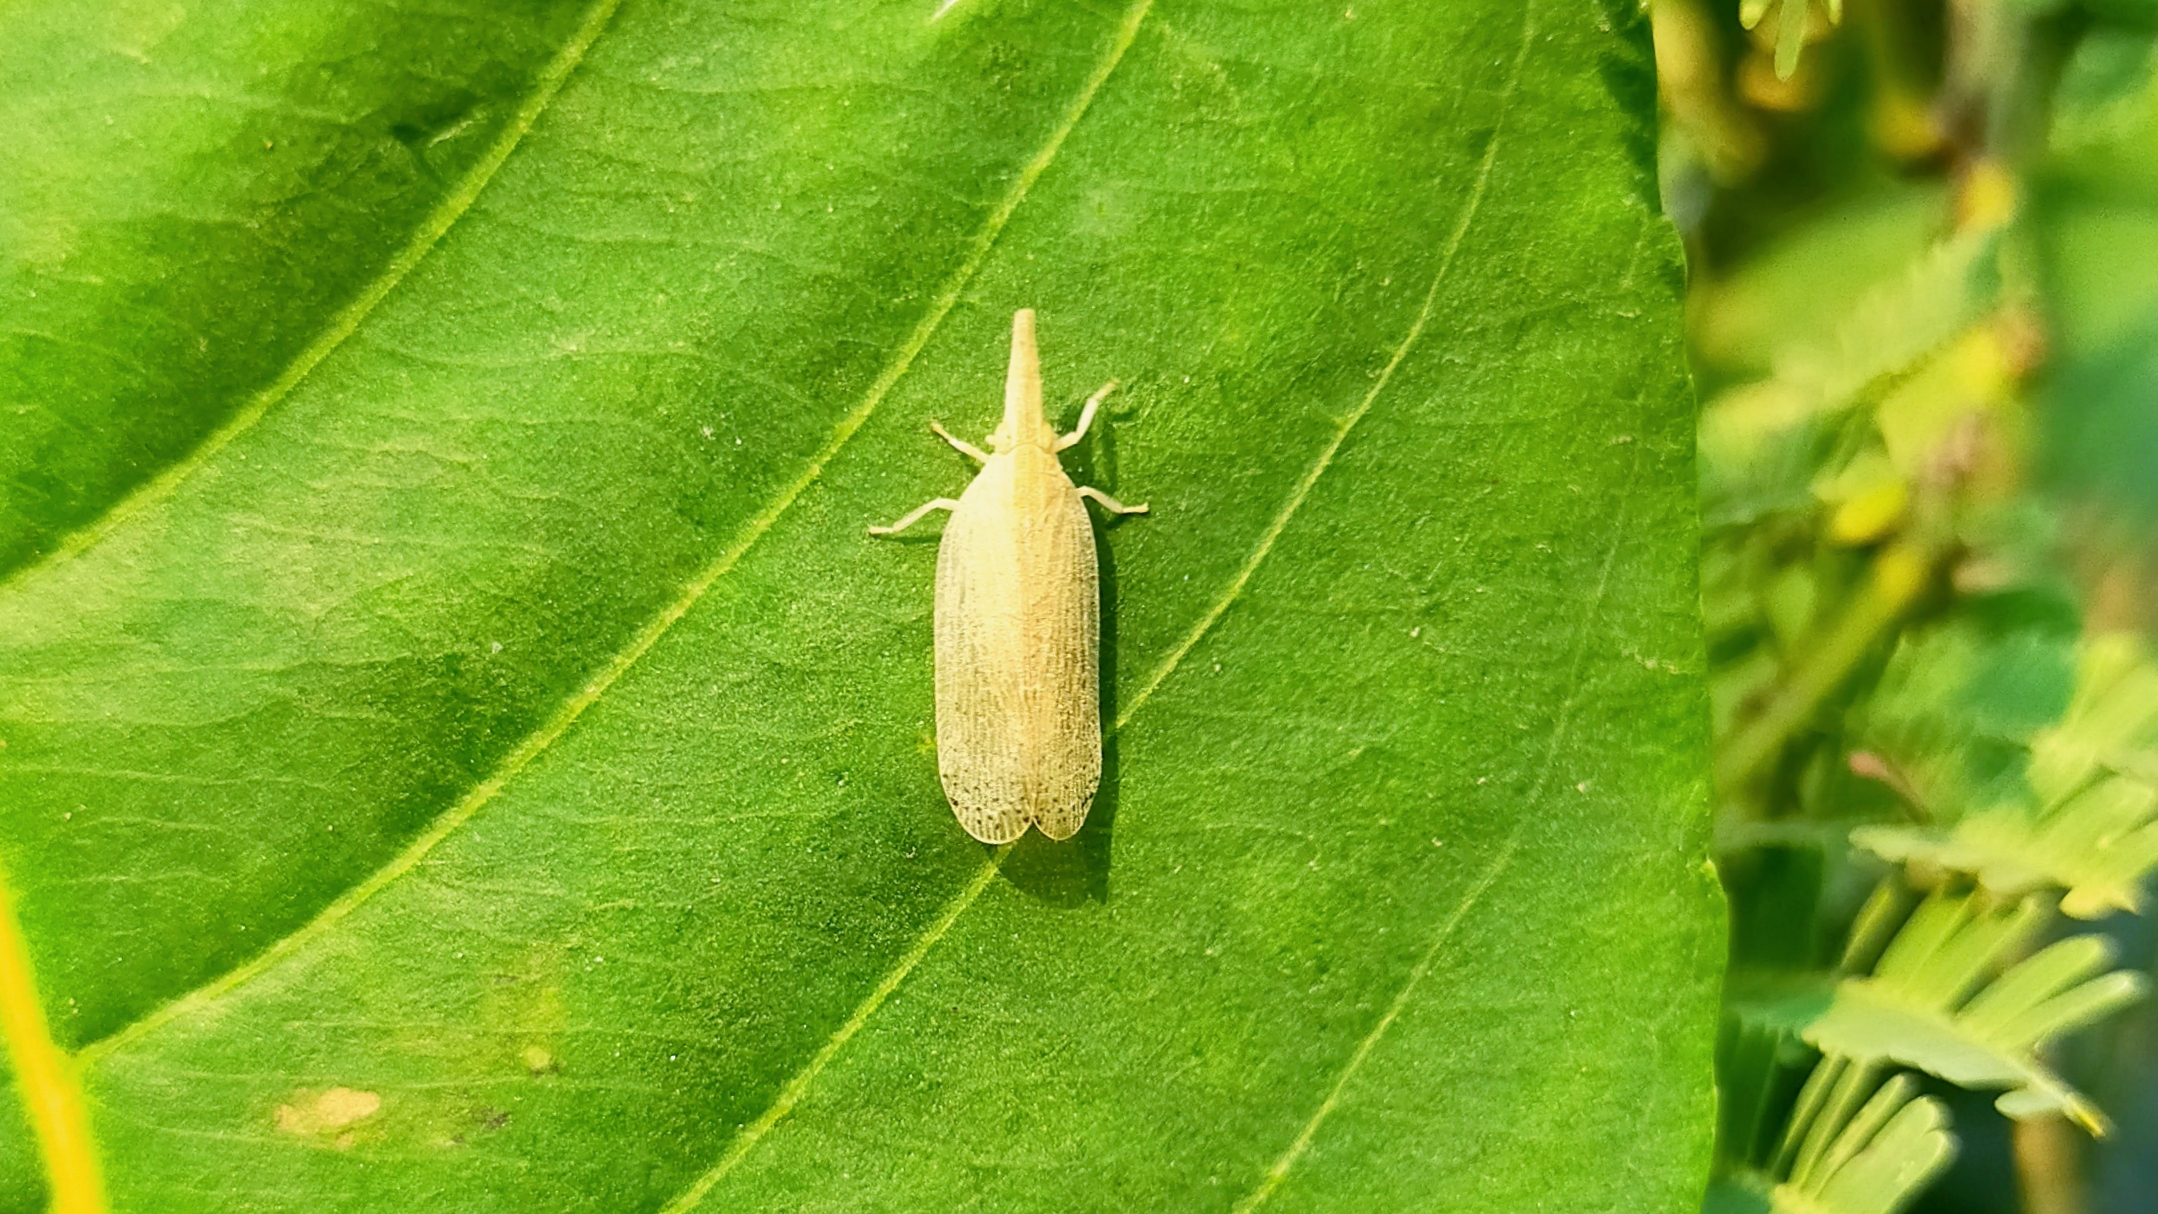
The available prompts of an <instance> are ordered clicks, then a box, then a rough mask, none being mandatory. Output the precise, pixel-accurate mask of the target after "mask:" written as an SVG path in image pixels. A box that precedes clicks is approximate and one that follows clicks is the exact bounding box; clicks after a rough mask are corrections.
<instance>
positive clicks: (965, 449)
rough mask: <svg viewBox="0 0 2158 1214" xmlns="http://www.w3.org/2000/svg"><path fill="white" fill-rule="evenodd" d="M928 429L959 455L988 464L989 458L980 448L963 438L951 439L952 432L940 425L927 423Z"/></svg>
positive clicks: (978, 462)
mask: <svg viewBox="0 0 2158 1214" xmlns="http://www.w3.org/2000/svg"><path fill="white" fill-rule="evenodd" d="M929 428H930V429H932V430H934V431H936V432H937V437H938V438H941V439H943V440H944V441H945V442H948V443H950V444H951V445H952V446H954V447H957V448H959V452H960V454H962V455H970V456H973V457H974V462H975V463H977V464H986V463H988V462H989V456H988V455H986V454H985V453H983V451H982V449H981V448H980V447H977V446H975V445H974V444H973V443H970V442H968V441H966V440H965V439H963V438H953V437H952V432H951V431H949V430H947V429H945V428H944V426H943V424H942V423H940V422H931V423H929Z"/></svg>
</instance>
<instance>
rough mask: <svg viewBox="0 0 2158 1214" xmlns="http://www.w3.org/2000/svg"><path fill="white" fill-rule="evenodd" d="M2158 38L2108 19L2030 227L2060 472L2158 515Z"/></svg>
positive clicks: (2071, 90) (2081, 54)
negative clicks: (2044, 312)
mask: <svg viewBox="0 0 2158 1214" xmlns="http://www.w3.org/2000/svg"><path fill="white" fill-rule="evenodd" d="M2154 65H2158V43H2154V40H2153V38H2152V36H2151V34H2150V33H2149V32H2148V31H2147V29H2146V30H2106V31H2101V32H2099V33H2098V34H2096V35H2094V36H2093V37H2092V38H2091V39H2090V40H2089V41H2088V42H2086V43H2085V44H2084V45H2082V46H2081V47H2079V48H2078V50H2077V54H2076V57H2075V59H2074V61H2073V62H2072V63H2071V64H2070V66H2069V68H2068V71H2067V75H2066V78H2065V79H2064V80H2063V82H2062V89H2063V92H2064V94H2065V96H2064V99H2063V110H2064V113H2063V120H2062V124H2061V125H2062V130H2061V132H2060V133H2059V134H2058V135H2057V136H2056V145H2057V146H2058V147H2059V153H2058V154H2057V155H2055V156H2054V157H2052V158H2051V159H2050V160H2049V161H2048V162H2047V163H2045V164H2044V165H2042V166H2041V168H2040V170H2039V171H2038V173H2036V174H2035V176H2034V179H2033V183H2032V208H2031V209H2032V217H2031V223H2030V225H2029V226H2030V230H2031V233H2032V236H2033V238H2034V241H2033V242H2034V245H2035V247H2036V249H2037V250H2038V254H2039V256H2038V266H2039V269H2040V272H2041V285H2042V287H2043V288H2044V291H2043V298H2044V299H2045V301H2046V303H2047V306H2048V309H2049V311H2050V315H2049V316H2048V318H2047V319H2048V321H2049V327H2050V331H2051V340H2052V342H2053V343H2054V351H2053V355H2052V359H2051V366H2050V368H2049V371H2048V376H2047V385H2046V402H2045V407H2044V410H2043V412H2042V416H2044V417H2046V418H2047V419H2048V426H2047V438H2048V443H2047V452H2046V461H2045V467H2046V470H2047V471H2048V472H2049V473H2050V474H2051V477H2052V479H2053V481H2054V483H2055V484H2056V485H2057V486H2059V487H2061V488H2063V489H2066V490H2069V491H2070V492H2072V493H2076V494H2079V495H2085V494H2087V495H2095V496H2097V497H2098V498H2099V499H2100V500H2102V501H2104V502H2107V503H2109V504H2111V505H2113V506H2115V507H2117V508H2119V509H2121V510H2123V511H2125V512H2126V514H2127V515H2128V516H2129V517H2132V518H2135V519H2137V520H2139V521H2141V522H2143V523H2145V524H2148V523H2149V522H2150V521H2151V520H2152V519H2154V518H2158V478H2153V477H2152V476H2151V475H2150V468H2151V466H2152V460H2153V459H2154V457H2158V421H2154V420H2153V419H2154V418H2158V263H2154V262H2153V259H2152V258H2151V257H2150V256H2148V250H2150V249H2152V248H2154V247H2158V70H2154Z"/></svg>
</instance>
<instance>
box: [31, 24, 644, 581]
mask: <svg viewBox="0 0 2158 1214" xmlns="http://www.w3.org/2000/svg"><path fill="white" fill-rule="evenodd" d="M621 2H622V0H594V3H593V5H592V7H591V8H590V9H589V10H587V11H586V13H585V18H584V21H583V22H582V23H581V24H579V25H578V27H577V30H576V32H575V33H573V34H571V35H570V38H569V41H567V42H565V43H563V44H562V49H560V50H559V51H557V52H555V56H554V58H552V59H550V60H548V62H547V66H546V67H544V68H542V69H541V70H540V74H539V76H538V77H537V78H536V79H535V80H534V82H533V87H532V91H531V92H529V93H527V94H526V95H525V97H524V100H523V101H522V102H521V103H519V105H518V107H517V110H516V113H515V114H514V115H512V117H511V119H510V122H509V124H508V125H507V126H506V127H504V128H503V130H502V133H501V134H500V135H498V136H497V137H496V138H495V141H494V143H493V145H492V146H490V147H489V148H488V149H487V154H486V155H484V156H482V157H481V158H480V160H479V162H478V163H476V164H474V165H473V166H472V168H471V169H470V170H469V171H468V172H466V174H465V175H464V177H463V178H461V179H460V180H459V181H458V184H457V188H456V189H455V190H452V191H451V192H450V193H449V195H448V196H447V197H445V198H443V200H442V202H441V203H440V205H438V206H436V207H435V209H434V210H433V211H431V212H429V213H428V215H427V218H426V220H425V221H424V222H422V223H421V224H420V226H419V227H418V228H417V229H415V230H414V231H413V233H412V236H411V238H410V239H409V240H407V241H406V242H405V244H404V246H403V247H402V248H400V249H399V250H398V251H397V255H396V256H394V257H392V258H391V259H390V261H389V264H387V265H385V266H384V267H383V268H382V270H381V272H380V273H378V274H376V275H375V276H374V277H373V278H372V279H370V280H369V281H368V283H367V286H366V287H365V288H364V289H363V290H361V292H360V293H359V294H358V295H356V296H354V297H353V298H352V299H351V300H350V301H349V302H347V303H346V304H345V306H344V307H342V308H339V309H338V310H337V312H336V314H335V315H333V316H332V317H331V318H330V322H329V324H328V325H326V326H325V327H324V328H323V330H322V331H321V332H320V333H317V334H316V335H315V338H314V340H313V341H310V342H308V343H307V345H305V346H304V347H302V348H301V350H300V352H299V354H298V355H296V356H295V357H294V358H293V360H292V361H291V362H289V363H287V364H286V365H285V369H284V370H283V371H282V372H280V373H279V374H278V376H277V378H276V379H274V380H271V381H270V383H269V384H268V385H266V386H265V387H263V388H261V389H260V390H258V391H257V392H256V393H255V394H254V395H253V396H252V397H250V398H249V399H248V402H247V403H246V404H245V405H243V406H241V408H240V409H239V411H238V412H235V413H234V414H233V415H232V416H231V417H229V418H227V419H225V422H224V424H223V425H220V426H218V427H217V428H216V429H214V430H212V431H210V433H209V434H208V435H207V436H206V437H204V438H203V440H202V441H201V442H200V443H197V444H196V445H195V447H194V449H193V450H191V451H189V452H188V453H187V454H186V455H183V456H181V457H180V458H179V459H177V460H175V461H174V462H172V463H171V464H168V465H166V466H165V467H164V468H163V469H162V470H160V471H159V472H158V473H157V474H156V475H155V476H152V477H151V478H150V479H148V480H146V481H144V482H143V483H142V484H140V485H138V486H136V488H135V489H134V490H133V491H131V492H129V493H127V494H126V495H125V496H123V497H121V498H120V499H119V500H118V501H115V502H114V503H112V505H110V506H108V507H107V508H106V509H105V512H104V513H103V514H101V515H99V516H97V517H96V518H94V519H92V520H90V521H89V522H87V523H85V524H83V525H82V526H80V527H77V528H76V529H74V530H73V531H70V532H68V533H67V534H66V535H64V536H62V537H61V539H60V542H59V543H57V544H55V545H54V546H53V547H52V548H51V549H50V550H48V551H47V552H46V553H44V555H42V556H41V557H39V558H38V559H37V560H34V561H31V562H29V563H27V564H24V565H22V566H20V567H18V568H16V569H15V570H13V571H12V572H10V573H9V574H8V575H7V576H5V577H0V589H5V588H6V587H8V586H11V585H13V584H15V583H16V582H18V581H20V580H22V579H24V578H27V577H29V576H30V575H31V574H33V573H34V572H36V571H38V570H42V569H45V568H49V567H52V566H56V565H60V564H63V563H65V562H67V561H70V560H73V559H74V558H75V557H76V556H78V555H80V554H81V553H82V552H84V551H85V550H87V549H89V548H91V547H94V546H95V545H97V544H98V543H99V542H100V541H102V540H104V538H105V537H106V536H108V535H111V534H112V533H113V531H115V530H116V529H118V528H119V526H120V525H121V524H122V523H125V522H126V521H127V520H128V519H130V518H133V517H134V516H135V515H136V514H138V513H140V512H141V511H142V510H144V509H145V508H147V507H149V506H152V505H155V504H157V503H158V502H160V501H163V500H164V499H165V498H167V497H170V496H171V495H172V493H173V491H174V490H175V489H177V488H179V486H180V485H181V483H182V482H184V481H186V480H187V479H188V478H189V477H191V476H193V475H194V474H195V473H196V472H197V471H199V470H201V468H202V467H203V466H204V465H205V464H207V463H208V462H209V461H210V459H211V458H212V457H214V456H215V455H216V454H217V453H218V452H220V451H222V450H224V449H225V448H226V447H227V446H229V445H230V444H231V443H232V441H233V440H234V439H237V438H239V437H240V436H241V435H243V434H245V433H247V432H248V431H249V430H252V429H253V428H254V427H255V424H256V423H257V422H260V421H261V420H262V419H263V417H264V416H265V415H266V414H268V413H269V411H270V410H271V409H272V408H275V407H276V406H277V404H278V403H279V402H281V401H283V400H284V399H285V398H286V397H288V396H290V395H291V394H292V392H293V391H294V389H296V388H298V387H299V386H300V383H301V381H303V380H305V379H306V378H307V377H308V376H309V375H310V374H312V373H313V372H314V369H315V368H316V367H317V366H318V365H320V364H321V362H322V361H323V360H324V359H326V358H328V357H329V356H330V355H331V354H332V353H334V352H335V351H336V350H337V349H338V347H340V346H342V345H344V344H345V341H346V340H347V339H348V338H350V337H351V336H352V335H353V333H354V332H355V331H356V330H358V328H359V327H360V324H361V322H363V321H365V320H366V319H367V317H368V316H369V314H371V313H372V312H373V311H374V310H375V308H376V307H377V306H378V305H380V304H381V303H382V301H383V300H384V299H386V298H388V297H389V294H390V292H392V291H394V290H396V289H397V287H398V285H399V284H401V283H402V282H404V280H405V278H406V277H407V276H408V275H410V274H411V273H412V271H413V270H414V269H415V268H417V267H418V266H419V264H420V262H422V261H424V260H426V258H427V255H428V254H429V253H431V252H433V251H434V248H435V246H436V245H437V244H439V243H441V240H442V237H443V236H444V235H445V234H447V233H448V232H449V230H450V228H452V227H453V226H455V225H456V223H457V221H458V220H460V219H462V218H464V216H465V213H466V212H467V211H469V210H471V208H472V204H473V203H474V202H475V201H477V200H478V198H479V196H480V193H481V191H483V190H485V189H486V188H487V184H488V183H489V182H490V181H492V180H494V175H495V174H496V173H497V172H498V171H500V170H501V168H502V166H503V164H505V163H506V162H508V160H509V158H510V154H511V153H513V152H515V151H516V150H517V147H518V145H519V144H521V143H523V142H524V137H525V136H526V135H527V134H529V133H530V132H531V130H532V126H533V124H534V123H536V122H538V121H539V117H540V115H541V114H542V113H543V112H545V110H546V109H547V107H548V106H549V105H551V104H552V103H553V102H554V99H555V96H556V94H558V93H560V92H561V91H562V86H563V84H564V83H566V82H567V81H568V80H569V77H570V74H571V73H572V72H574V71H575V70H576V69H577V65H578V64H579V63H581V62H583V61H584V57H585V54H586V53H587V52H588V51H590V50H591V49H592V44H593V43H594V42H596V41H598V40H599V36H600V35H601V34H602V33H604V32H605V31H606V28H607V24H608V22H609V21H610V20H611V19H612V18H613V16H614V11H615V9H616V8H618V7H620V5H621Z"/></svg>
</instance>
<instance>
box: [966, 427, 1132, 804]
mask: <svg viewBox="0 0 2158 1214" xmlns="http://www.w3.org/2000/svg"><path fill="white" fill-rule="evenodd" d="M1036 454H1037V453H1035V452H1023V453H1021V454H1020V455H1018V456H1017V457H995V458H992V459H991V461H990V462H989V464H988V466H986V467H984V468H983V469H982V471H981V474H980V475H979V476H977V477H976V478H975V480H974V483H973V484H972V485H969V486H968V488H967V491H966V493H965V494H964V495H963V496H961V498H960V499H959V508H958V509H957V510H954V511H953V512H952V519H951V522H950V523H949V524H948V525H947V526H946V527H945V531H944V540H943V543H942V545H941V546H940V548H939V550H938V553H937V605H936V647H937V649H936V668H937V675H936V678H937V765H938V768H939V772H940V774H941V775H942V777H943V781H944V791H945V795H946V796H948V797H949V798H950V799H951V803H952V809H953V812H954V813H955V814H957V815H958V818H959V823H960V825H961V826H963V827H965V828H966V831H967V833H968V834H970V835H973V836H974V837H975V838H977V839H980V840H982V841H983V842H985V843H1005V842H1009V841H1011V840H1013V839H1016V838H1018V837H1019V836H1020V835H1021V834H1023V833H1025V831H1026V828H1027V826H1028V825H1029V824H1030V823H1032V824H1034V825H1038V826H1039V827H1041V829H1042V833H1044V834H1046V835H1048V836H1049V837H1051V838H1053V839H1063V838H1068V837H1070V836H1071V835H1072V834H1074V833H1075V832H1077V831H1078V829H1079V827H1080V825H1081V824H1083V823H1084V822H1085V821H1086V814H1087V807H1088V803H1089V802H1090V801H1091V800H1092V799H1093V796H1094V790H1095V787H1096V786H1097V785H1098V784H1099V783H1100V781H1101V715H1100V705H1099V700H1098V696H1099V691H1098V689H1097V682H1096V679H1097V674H1098V665H1099V656H1098V646H1099V633H1100V626H1101V622H1100V592H1099V584H1098V583H1099V576H1098V573H1097V570H1096V568H1095V563H1094V543H1093V526H1092V523H1091V521H1090V520H1089V519H1088V517H1087V513H1086V507H1085V505H1084V504H1083V503H1082V502H1081V501H1080V500H1079V497H1078V495H1077V493H1076V492H1075V491H1074V490H1073V489H1072V486H1071V482H1070V481H1069V480H1068V479H1066V478H1065V477H1064V475H1063V473H1062V471H1061V470H1059V469H1057V468H1056V466H1055V457H1054V456H1053V455H1048V454H1047V453H1046V452H1041V453H1038V454H1039V455H1040V456H1042V457H1045V458H1046V461H1047V467H1046V468H1043V467H1040V466H1038V465H1037V461H1036V460H1035V459H1034V458H1032V457H1033V456H1035V455H1036Z"/></svg>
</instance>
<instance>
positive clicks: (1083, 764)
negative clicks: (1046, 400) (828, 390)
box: [869, 308, 1146, 843]
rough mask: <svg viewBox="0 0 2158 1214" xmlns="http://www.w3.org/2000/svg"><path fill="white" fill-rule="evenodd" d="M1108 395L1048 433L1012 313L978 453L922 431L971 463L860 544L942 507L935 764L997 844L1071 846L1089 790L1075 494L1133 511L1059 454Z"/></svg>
mask: <svg viewBox="0 0 2158 1214" xmlns="http://www.w3.org/2000/svg"><path fill="white" fill-rule="evenodd" d="M1115 387H1116V381H1115V380H1111V381H1109V382H1108V383H1107V384H1105V385H1103V387H1102V389H1101V391H1099V392H1096V393H1095V394H1094V395H1092V396H1090V397H1088V398H1087V402H1086V408H1085V409H1084V410H1082V411H1081V412H1080V414H1079V428H1078V429H1076V430H1074V431H1072V432H1071V433H1070V434H1066V435H1063V436H1061V437H1060V436H1059V435H1058V434H1057V432H1056V431H1055V430H1054V429H1052V428H1051V427H1050V425H1049V419H1048V417H1047V416H1046V415H1045V414H1044V413H1043V412H1042V369H1041V357H1040V355H1039V354H1038V353H1037V352H1036V350H1035V346H1034V311H1033V309H1031V308H1025V309H1021V310H1020V311H1019V312H1018V313H1017V314H1015V315H1014V316H1013V317H1012V364H1011V372H1010V375H1009V376H1008V377H1007V378H1006V380H1005V383H1004V422H1003V424H1001V425H999V426H998V427H997V428H996V431H995V432H994V433H992V434H991V435H990V436H989V447H990V450H989V451H988V452H983V451H981V450H979V449H977V448H975V447H973V446H971V445H970V444H967V443H964V442H961V441H960V440H958V439H956V438H953V437H952V436H951V435H950V434H948V433H946V432H945V430H944V427H942V426H940V425H937V424H936V423H934V422H932V423H930V429H932V430H935V431H936V432H937V434H938V436H939V437H941V438H943V439H944V441H945V442H948V443H950V444H951V445H952V446H954V447H957V448H958V449H959V450H961V451H963V452H965V453H966V454H967V455H969V456H972V457H973V458H975V459H977V460H979V461H981V465H982V470H981V472H980V473H978V474H976V476H975V477H974V482H973V483H972V484H970V485H968V486H967V491H966V492H965V493H963V494H960V496H959V500H958V501H953V500H952V499H951V498H948V497H940V498H938V499H936V500H935V501H933V502H930V503H929V504H928V505H926V506H923V507H922V508H921V509H919V510H916V511H915V512H913V513H912V514H909V515H908V516H906V517H905V518H903V519H900V520H899V521H898V522H896V523H893V524H892V525H891V526H889V527H871V528H870V529H869V531H870V534H872V535H890V534H892V533H893V532H895V531H903V530H905V529H906V528H908V527H911V526H913V525H914V524H915V522H917V521H918V520H920V519H921V517H922V516H923V515H925V514H928V513H929V512H930V511H932V510H949V511H951V512H952V518H951V522H949V523H948V524H946V525H945V528H944V539H943V541H942V543H940V544H939V545H938V548H937V612H936V615H937V622H936V634H937V647H936V659H937V769H938V772H939V774H940V775H942V776H943V779H944V795H945V796H946V797H948V798H950V800H951V803H952V812H953V813H955V814H957V815H958V816H959V824H960V825H961V826H964V827H966V829H967V833H968V834H970V835H973V836H974V837H975V838H977V839H980V840H981V841H982V842H984V843H1009V842H1011V841H1012V840H1013V839H1016V838H1018V837H1019V836H1020V835H1023V834H1025V833H1026V829H1027V827H1028V826H1030V825H1031V826H1038V827H1040V828H1041V832H1042V833H1043V834H1045V835H1047V836H1049V837H1050V838H1052V839H1069V838H1070V837H1072V835H1074V834H1076V833H1078V830H1079V827H1080V826H1081V825H1083V824H1084V823H1085V822H1086V814H1087V807H1088V805H1089V804H1090V803H1091V802H1092V801H1093V800H1094V790H1095V788H1096V786H1098V785H1099V784H1100V783H1101V701H1100V696H1101V691H1100V683H1099V676H1100V666H1101V652H1100V649H1101V590H1100V580H1101V575H1100V571H1099V570H1098V569H1096V568H1095V565H1094V528H1093V524H1092V521H1091V520H1089V519H1088V518H1087V512H1086V505H1085V503H1084V502H1082V501H1081V500H1080V499H1082V498H1089V497H1091V498H1093V499H1094V500H1095V501H1097V502H1100V503H1101V504H1102V505H1103V506H1104V507H1105V508H1107V509H1109V510H1111V511H1114V512H1115V513H1117V514H1142V513H1145V511H1146V507H1145V506H1126V505H1122V504H1120V503H1119V502H1117V501H1116V499H1114V498H1112V497H1110V496H1109V495H1108V494H1105V493H1103V492H1102V491H1101V490H1099V489H1095V488H1091V487H1088V486H1078V487H1074V486H1073V484H1072V483H1071V478H1070V477H1068V476H1066V475H1064V467H1063V465H1062V464H1059V463H1058V462H1057V452H1059V451H1062V450H1064V449H1065V448H1066V447H1069V446H1071V445H1072V444H1073V443H1076V442H1078V441H1079V440H1080V439H1082V438H1084V437H1086V432H1087V427H1088V426H1090V425H1092V424H1093V422H1094V410H1095V409H1097V408H1099V407H1100V405H1101V402H1102V398H1103V397H1105V396H1108V395H1109V393H1110V392H1111V391H1112V390H1113V389H1114V388H1115Z"/></svg>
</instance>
